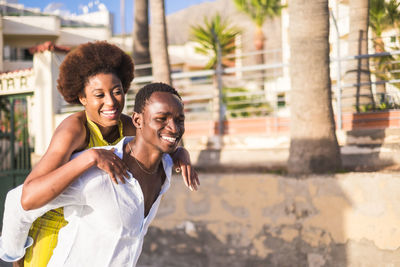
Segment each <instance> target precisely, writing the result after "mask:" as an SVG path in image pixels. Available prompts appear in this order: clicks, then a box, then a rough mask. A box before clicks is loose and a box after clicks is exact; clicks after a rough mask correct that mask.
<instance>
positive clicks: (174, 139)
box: [161, 136, 176, 143]
mask: <svg viewBox="0 0 400 267" xmlns="http://www.w3.org/2000/svg"><path fill="white" fill-rule="evenodd" d="M161 138H162V139H164V140H167V141H168V142H171V143H172V142H175V141H176V138H175V137H168V136H161Z"/></svg>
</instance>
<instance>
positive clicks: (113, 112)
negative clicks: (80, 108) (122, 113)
mask: <svg viewBox="0 0 400 267" xmlns="http://www.w3.org/2000/svg"><path fill="white" fill-rule="evenodd" d="M101 113H102V114H103V115H105V116H107V117H115V116H116V115H117V113H118V110H117V109H113V110H103V111H101Z"/></svg>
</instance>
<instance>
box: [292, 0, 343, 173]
mask: <svg viewBox="0 0 400 267" xmlns="http://www.w3.org/2000/svg"><path fill="white" fill-rule="evenodd" d="M289 16H290V24H289V29H290V32H289V37H290V55H291V56H290V79H291V96H290V99H291V101H290V110H291V122H290V128H291V141H290V155H289V160H288V172H289V174H308V173H324V172H334V171H336V170H338V169H339V168H340V166H341V160H340V150H339V145H338V142H337V139H336V135H335V122H334V119H333V109H332V100H331V80H330V70H329V41H328V39H329V9H328V0H324V1H321V0H308V1H303V0H292V1H290V5H289ZM310 18H312V19H310Z"/></svg>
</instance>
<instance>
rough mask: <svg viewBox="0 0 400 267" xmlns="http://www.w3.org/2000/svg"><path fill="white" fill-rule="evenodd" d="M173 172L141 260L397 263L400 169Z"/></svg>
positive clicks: (210, 263)
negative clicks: (190, 175) (194, 178)
mask: <svg viewBox="0 0 400 267" xmlns="http://www.w3.org/2000/svg"><path fill="white" fill-rule="evenodd" d="M200 177H201V187H200V190H199V191H198V192H194V193H192V192H190V191H188V190H187V189H186V188H185V187H184V185H183V182H182V181H181V178H180V177H178V176H176V177H174V179H173V181H172V186H171V188H170V191H169V192H168V193H167V195H166V197H165V198H164V199H163V201H162V204H161V206H160V209H159V212H158V215H157V217H156V219H155V221H154V222H153V224H152V227H150V228H149V231H148V234H147V236H146V240H145V243H144V248H143V253H142V256H141V258H140V261H139V264H138V266H146V267H150V266H151V267H156V266H157V267H158V266H165V267H167V266H180V267H184V266H199V267H200V266H204V267H214V266H218V267H220V266H233V267H235V266H237V267H243V266H246V267H247V266H363V267H369V266H371V267H373V266H374V267H375V266H400V250H399V247H400V212H399V211H400V197H399V192H400V173H347V174H338V175H332V176H310V177H302V178H299V179H295V178H290V177H285V176H280V175H271V174H264V175H263V174H253V175H249V174H247V175H246V174H235V175H228V174H225V175H222V174H203V175H201V176H200Z"/></svg>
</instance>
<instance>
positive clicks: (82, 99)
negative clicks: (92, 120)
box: [79, 94, 87, 106]
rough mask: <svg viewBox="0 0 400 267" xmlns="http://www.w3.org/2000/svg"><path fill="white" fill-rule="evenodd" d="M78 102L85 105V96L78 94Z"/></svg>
mask: <svg viewBox="0 0 400 267" xmlns="http://www.w3.org/2000/svg"><path fill="white" fill-rule="evenodd" d="M79 102H81V104H82V106H86V104H87V99H86V96H84V95H83V94H79Z"/></svg>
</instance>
